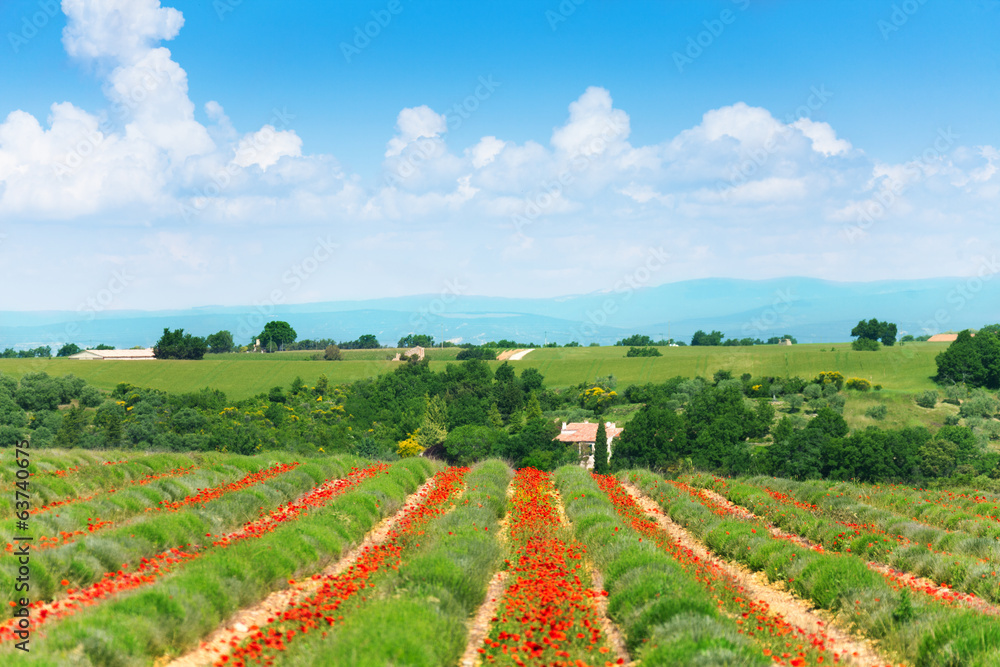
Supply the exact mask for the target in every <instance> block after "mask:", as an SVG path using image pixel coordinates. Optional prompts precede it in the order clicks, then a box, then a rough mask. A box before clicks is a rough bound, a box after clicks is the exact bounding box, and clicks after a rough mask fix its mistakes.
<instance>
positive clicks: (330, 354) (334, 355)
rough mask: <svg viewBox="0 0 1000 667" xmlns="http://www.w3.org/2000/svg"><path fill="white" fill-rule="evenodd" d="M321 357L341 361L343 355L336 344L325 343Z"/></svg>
mask: <svg viewBox="0 0 1000 667" xmlns="http://www.w3.org/2000/svg"><path fill="white" fill-rule="evenodd" d="M323 358H324V359H326V360H327V361H341V360H342V359H343V358H344V355H343V354H341V352H340V348H339V347H337V346H336V345H327V346H326V350H324V351H323Z"/></svg>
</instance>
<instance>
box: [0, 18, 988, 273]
mask: <svg viewBox="0 0 1000 667" xmlns="http://www.w3.org/2000/svg"><path fill="white" fill-rule="evenodd" d="M63 10H64V12H65V13H66V16H67V26H66V29H65V31H64V34H63V44H64V46H65V49H66V52H67V53H68V54H69V55H70V56H71V57H72V58H74V59H76V60H77V61H80V62H84V63H87V64H88V65H89V68H88V69H89V70H91V71H94V72H96V75H97V76H98V77H99V82H100V85H101V86H102V88H103V91H104V93H105V96H106V97H107V103H108V104H107V108H105V109H99V110H87V109H83V108H80V107H78V106H75V105H74V104H73V103H71V102H61V103H58V104H53V105H52V106H51V108H50V112H49V114H48V116H47V117H46V118H36V117H35V116H33V115H31V114H29V113H27V112H24V111H17V110H15V111H13V112H11V113H9V114H8V115H7V117H6V119H3V120H0V216H4V217H6V218H9V217H10V216H12V215H17V216H19V217H20V218H21V219H24V220H27V219H49V220H56V221H73V220H80V219H84V218H87V217H88V216H94V217H96V216H101V219H115V220H116V221H117V222H121V223H123V224H135V223H139V224H142V225H152V224H156V223H163V226H164V227H167V226H169V223H171V222H177V221H179V220H181V219H183V220H184V221H185V222H190V221H191V220H192V219H193V218H192V216H198V220H200V221H203V222H216V223H222V224H226V225H233V226H245V225H248V224H263V225H267V224H272V225H278V224H282V225H291V224H296V225H299V224H309V223H321V224H324V225H326V224H331V225H334V224H336V223H339V222H341V221H344V220H352V221H356V220H364V221H366V222H367V223H370V224H372V225H374V226H377V227H378V228H379V229H381V228H382V227H385V228H393V226H394V225H398V226H403V225H406V226H407V229H408V230H418V229H421V228H425V229H426V228H431V227H433V226H435V225H442V224H448V222H449V221H454V222H455V223H456V224H465V225H471V226H479V227H482V228H489V229H491V230H493V232H495V231H496V230H506V231H507V232H508V234H507V235H506V236H505V235H504V234H498V235H495V236H497V237H503V238H509V240H510V243H513V244H514V247H515V250H516V252H515V251H512V252H514V255H518V254H519V253H520V255H523V254H524V253H525V252H529V251H530V253H537V256H539V257H541V256H545V255H546V254H547V253H550V252H551V251H552V249H553V248H552V247H551V246H550V245H548V244H547V243H546V242H545V241H542V240H540V241H538V242H537V243H536V242H535V241H534V240H532V239H531V238H529V237H533V236H534V235H539V236H544V237H550V238H551V239H562V240H565V239H566V238H567V237H575V236H576V235H579V234H585V233H590V231H591V230H594V229H614V230H616V231H617V230H620V231H621V233H623V234H624V233H627V234H630V235H641V234H647V233H648V234H670V235H671V237H672V238H675V239H676V238H677V237H678V229H681V228H683V229H685V230H687V231H686V233H687V234H689V237H688V238H685V241H684V242H685V244H686V245H685V246H684V247H685V248H686V249H687V252H688V253H689V257H688V259H689V260H690V261H692V262H693V261H694V259H692V258H693V257H694V256H695V253H696V249H697V248H705V247H706V245H711V244H712V243H713V242H716V241H718V240H719V239H722V238H727V239H728V238H729V234H730V232H731V231H732V230H737V229H738V230H742V231H743V232H745V233H746V234H747V237H748V238H753V236H752V235H753V234H758V235H759V234H760V233H761V230H766V231H767V232H768V233H773V234H774V235H775V237H776V238H777V239H779V240H780V241H781V242H787V243H788V244H790V246H795V245H796V244H798V245H799V246H801V247H805V246H808V245H809V244H811V243H812V244H815V243H817V242H818V241H817V239H822V242H823V243H824V244H827V243H830V242H832V241H831V239H834V240H836V239H842V237H843V234H842V231H843V228H844V227H845V226H849V225H851V224H855V225H856V224H857V221H858V220H859V219H871V220H873V221H874V222H867V221H866V222H865V225H866V227H865V229H866V233H871V234H877V233H882V230H890V229H892V225H897V227H896V230H897V232H898V229H899V227H898V225H901V224H902V221H903V220H904V218H905V221H906V223H907V224H912V225H916V226H919V225H925V226H930V225H932V224H941V221H942V220H948V221H949V223H950V224H960V223H961V221H962V220H977V221H985V220H988V219H989V217H990V216H989V214H988V212H989V211H990V210H993V208H991V207H995V204H996V202H997V199H998V198H1000V151H998V150H997V149H996V148H995V147H992V146H973V147H967V146H961V145H957V144H956V143H955V141H954V140H953V139H952V138H950V137H951V135H947V136H942V137H939V141H935V142H934V146H933V148H929V149H928V150H927V151H923V152H921V153H920V155H919V156H918V157H916V158H914V159H912V160H909V161H903V162H899V163H887V162H885V161H880V160H878V159H875V158H873V157H871V156H868V155H866V154H865V152H864V151H863V150H862V149H861V148H860V147H855V146H854V145H853V144H852V143H851V142H850V141H849V140H848V139H847V138H844V137H840V136H838V135H837V133H836V131H835V129H834V127H833V126H832V125H831V124H829V123H827V122H822V121H820V120H813V119H810V118H802V119H797V120H789V121H782V120H779V119H778V118H776V117H775V116H774V115H773V114H772V113H771V111H769V110H768V109H765V108H761V107H754V106H750V105H748V104H746V103H743V102H739V101H735V102H734V103H733V104H730V105H726V106H722V107H720V108H716V109H709V110H707V111H705V113H704V115H703V116H702V118H701V120H700V121H699V122H698V123H697V124H695V125H694V126H693V127H689V128H686V129H682V130H680V131H679V132H676V133H673V134H672V136H664V137H660V138H658V139H656V140H654V141H652V142H647V143H646V144H645V145H633V143H632V142H631V137H632V132H631V130H632V128H631V118H630V117H629V114H628V113H627V111H626V110H625V109H621V108H617V107H616V106H615V104H614V100H613V98H612V95H611V91H609V90H606V89H604V88H601V87H596V86H592V87H589V88H587V89H586V90H583V91H582V92H581V94H580V95H579V97H578V98H577V99H575V100H566V103H567V109H566V113H565V115H564V116H563V117H562V118H558V117H557V118H554V119H553V121H552V122H553V125H554V127H553V129H552V131H551V133H549V135H548V136H539V137H534V138H533V139H529V140H524V141H522V142H518V141H514V140H510V139H508V138H505V137H503V136H498V135H496V134H486V135H485V136H481V137H480V138H478V139H476V140H473V141H471V142H469V143H468V144H467V145H461V146H450V145H449V143H448V140H449V138H450V137H449V135H448V124H447V117H446V115H445V114H441V113H438V112H437V111H435V110H434V109H432V108H430V107H429V106H426V105H419V106H413V107H408V108H404V109H402V110H400V111H399V112H398V116H397V118H396V124H395V128H394V129H393V128H386V132H385V134H384V139H385V140H386V146H385V150H384V154H383V155H382V156H377V155H376V156H373V157H375V159H379V158H381V160H382V165H381V166H382V173H381V174H380V176H381V177H380V178H378V179H372V180H366V179H362V178H361V177H360V176H359V175H357V174H352V173H344V171H343V170H342V169H341V167H340V165H339V163H338V162H337V161H336V160H335V159H334V158H333V157H332V156H330V155H316V154H310V153H309V152H308V151H307V147H306V146H305V145H304V143H303V141H302V139H301V138H300V137H299V136H298V134H297V133H296V132H295V131H294V130H293V129H292V128H290V127H289V126H288V123H287V120H286V119H281V118H278V117H275V118H272V119H271V120H270V121H268V122H267V123H264V124H262V125H261V126H260V127H243V128H236V127H234V125H233V122H232V121H231V120H230V118H229V117H228V116H227V114H226V112H225V109H224V108H223V106H222V104H220V103H219V102H218V101H215V100H209V101H207V102H204V112H205V117H207V119H208V120H207V121H204V122H200V121H199V119H198V118H197V117H196V113H195V103H194V101H192V99H191V97H190V93H189V86H188V76H187V73H186V72H185V70H184V69H183V68H182V67H181V65H180V64H179V63H178V62H176V61H175V60H174V59H173V57H172V55H171V52H170V51H169V50H168V49H167V48H166V47H165V46H164V45H163V44H164V43H165V42H168V41H169V40H171V39H173V38H174V37H176V36H177V35H178V34H179V31H180V30H181V29H182V27H183V25H184V17H183V15H182V14H181V13H180V12H179V11H177V10H175V9H172V8H169V7H164V6H162V5H161V4H160V2H159V0H64V2H63ZM872 211H877V212H878V214H877V215H873V214H872ZM956 220H957V221H959V223H955V222H954V221H956ZM977 224H978V223H977ZM581 230H582V231H581ZM804 230H805V231H804ZM986 233H987V232H984V234H986ZM810 234H812V236H810ZM598 236H600V235H599V234H595V238H596V237H598ZM157 238H158V239H159V240H154V241H153V242H154V243H159V244H161V245H163V246H164V247H169V248H171V249H173V250H172V253H171V254H170V255H169V257H167V256H165V257H166V259H164V261H169V262H173V263H175V264H178V263H179V264H185V259H184V258H185V257H188V256H190V257H193V258H194V259H193V260H192V261H190V262H187V264H186V266H187V267H188V268H189V269H192V270H194V269H198V268H199V267H204V266H205V263H204V261H202V259H203V258H199V257H200V256H199V257H195V255H193V254H191V253H190V252H189V249H188V248H187V247H186V246H184V245H183V243H181V241H182V240H184V238H186V237H172V236H169V235H168V236H161V237H157ZM734 238H735V237H734ZM178 239H180V240H178ZM553 242H554V241H553ZM843 242H845V243H846V242H847V241H843ZM775 243H778V241H775ZM501 245H502V244H501ZM713 247H714V246H713ZM506 252H507V250H506V249H504V248H503V247H499V248H497V255H498V256H501V257H503V256H506V255H505V253H506ZM783 252H784V251H783ZM788 252H789V253H792V250H789V251H788ZM793 254H794V253H793ZM800 254H801V253H800ZM775 256H776V255H775ZM811 256H812V255H810V257H811ZM804 265H808V263H806V264H804Z"/></svg>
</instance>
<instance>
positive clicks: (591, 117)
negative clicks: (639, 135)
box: [552, 86, 631, 156]
mask: <svg viewBox="0 0 1000 667" xmlns="http://www.w3.org/2000/svg"><path fill="white" fill-rule="evenodd" d="M630 132H631V128H630V127H629V117H628V114H627V113H625V112H624V111H622V110H621V109H615V108H613V107H612V103H611V94H610V93H609V92H608V91H607V90H605V89H604V88H597V87H595V86H591V87H590V88H587V90H586V92H584V93H583V95H581V96H580V98H579V99H578V100H576V101H575V102H573V103H571V104H570V105H569V120H568V121H567V122H566V124H565V125H563V126H562V127H559V128H556V129H555V131H553V133H552V145H553V146H555V147H556V149H558V150H560V151H562V152H564V153H566V154H567V155H569V156H577V155H584V156H593V155H600V154H602V153H605V152H609V151H610V152H617V151H616V149H620V148H621V145H622V144H623V143H624V141H625V140H626V139H627V138H628V135H629V133H630Z"/></svg>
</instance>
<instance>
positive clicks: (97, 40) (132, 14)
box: [62, 0, 184, 63]
mask: <svg viewBox="0 0 1000 667" xmlns="http://www.w3.org/2000/svg"><path fill="white" fill-rule="evenodd" d="M62 10H63V12H64V13H65V14H66V19H67V21H66V28H65V29H64V30H63V45H64V46H65V47H66V53H68V54H69V55H70V56H72V57H74V58H94V59H96V58H112V59H114V60H117V61H120V62H124V63H128V62H133V61H135V60H137V59H138V58H140V57H142V56H143V55H145V54H146V53H147V52H148V51H149V50H150V48H151V47H152V45H153V44H155V43H157V42H160V41H162V40H170V39H173V38H174V37H176V36H177V33H179V32H180V29H181V26H183V25H184V16H183V15H182V14H181V13H180V12H179V11H177V10H176V9H173V8H170V7H161V6H160V0H63V3H62Z"/></svg>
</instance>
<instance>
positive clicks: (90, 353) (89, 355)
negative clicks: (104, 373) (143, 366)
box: [66, 347, 156, 361]
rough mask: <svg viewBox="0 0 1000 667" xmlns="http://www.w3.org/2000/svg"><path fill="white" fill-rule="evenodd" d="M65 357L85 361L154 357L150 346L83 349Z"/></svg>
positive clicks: (153, 358) (143, 359)
mask: <svg viewBox="0 0 1000 667" xmlns="http://www.w3.org/2000/svg"><path fill="white" fill-rule="evenodd" d="M66 358H67V359H84V360H87V361H152V360H155V359H156V357H154V356H153V348H151V347H147V348H144V349H141V350H84V351H83V352H77V353H76V354H71V355H69V356H68V357H66Z"/></svg>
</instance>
